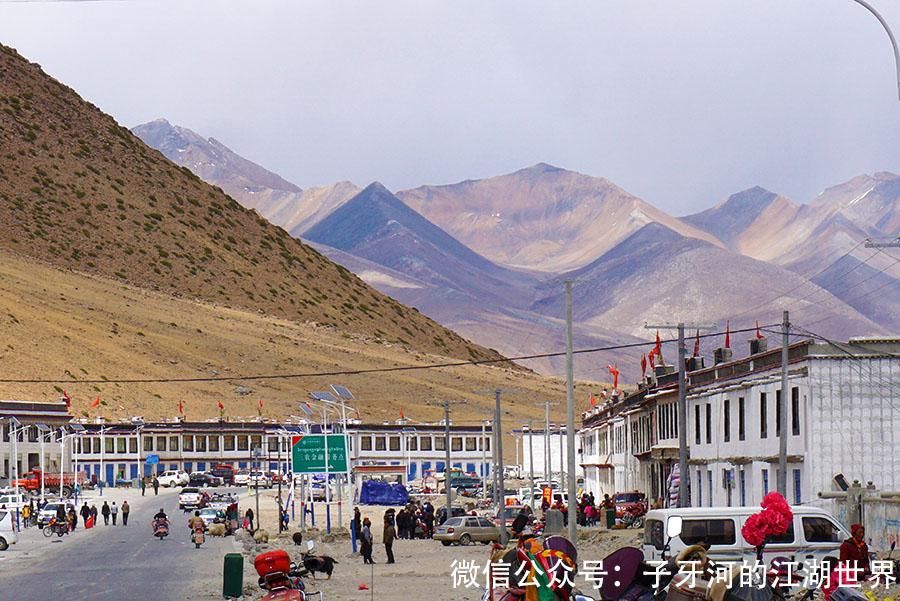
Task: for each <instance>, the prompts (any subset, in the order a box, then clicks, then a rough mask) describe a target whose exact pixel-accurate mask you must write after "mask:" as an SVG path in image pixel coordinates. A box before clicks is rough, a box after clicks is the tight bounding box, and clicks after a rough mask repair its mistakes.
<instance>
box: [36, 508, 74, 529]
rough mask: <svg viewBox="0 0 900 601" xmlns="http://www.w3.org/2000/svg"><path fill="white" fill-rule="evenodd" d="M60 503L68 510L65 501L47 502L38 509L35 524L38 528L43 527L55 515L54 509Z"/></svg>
mask: <svg viewBox="0 0 900 601" xmlns="http://www.w3.org/2000/svg"><path fill="white" fill-rule="evenodd" d="M60 505H62V506H63V507H64V508H65V509H66V510H68V508H69V507H68V506H67V505H66V504H65V503H47V504H46V505H44V508H43V509H41V510H40V511H38V516H37V525H38V527H39V528H43V527H44V526H46V525H47V523H48V522H49V521H50V520H51V519H52V518H55V517H56V509H57V508H58V507H59V506H60Z"/></svg>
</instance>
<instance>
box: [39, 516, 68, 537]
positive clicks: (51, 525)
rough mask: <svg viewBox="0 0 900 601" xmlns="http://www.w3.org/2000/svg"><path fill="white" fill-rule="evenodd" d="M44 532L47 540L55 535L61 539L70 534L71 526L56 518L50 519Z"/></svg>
mask: <svg viewBox="0 0 900 601" xmlns="http://www.w3.org/2000/svg"><path fill="white" fill-rule="evenodd" d="M42 532H43V533H44V536H46V537H47V538H50V537H51V536H53V535H54V534H55V535H56V536H58V537H60V538H61V537H62V536H63V535H65V534H68V533H69V525H68V524H67V523H65V522H62V521H60V520H57V519H56V518H50V521H49V522H48V523H47V525H46V526H44V529H43V530H42Z"/></svg>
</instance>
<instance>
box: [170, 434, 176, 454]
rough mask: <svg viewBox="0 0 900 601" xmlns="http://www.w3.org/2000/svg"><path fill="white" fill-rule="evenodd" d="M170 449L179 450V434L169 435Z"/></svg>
mask: <svg viewBox="0 0 900 601" xmlns="http://www.w3.org/2000/svg"><path fill="white" fill-rule="evenodd" d="M169 450H170V451H177V450H178V437H177V436H170V437H169Z"/></svg>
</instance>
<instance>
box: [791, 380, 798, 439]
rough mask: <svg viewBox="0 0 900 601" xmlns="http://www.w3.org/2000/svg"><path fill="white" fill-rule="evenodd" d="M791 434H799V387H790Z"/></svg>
mask: <svg viewBox="0 0 900 601" xmlns="http://www.w3.org/2000/svg"><path fill="white" fill-rule="evenodd" d="M791 434H793V435H794V436H800V389H799V388H797V387H796V386H794V387H793V388H791Z"/></svg>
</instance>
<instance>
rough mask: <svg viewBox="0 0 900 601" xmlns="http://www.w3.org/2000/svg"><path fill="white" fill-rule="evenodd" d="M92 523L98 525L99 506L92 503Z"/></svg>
mask: <svg viewBox="0 0 900 601" xmlns="http://www.w3.org/2000/svg"><path fill="white" fill-rule="evenodd" d="M91 524H92V527H93V526H96V525H97V506H96V505H93V504H92V505H91Z"/></svg>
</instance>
